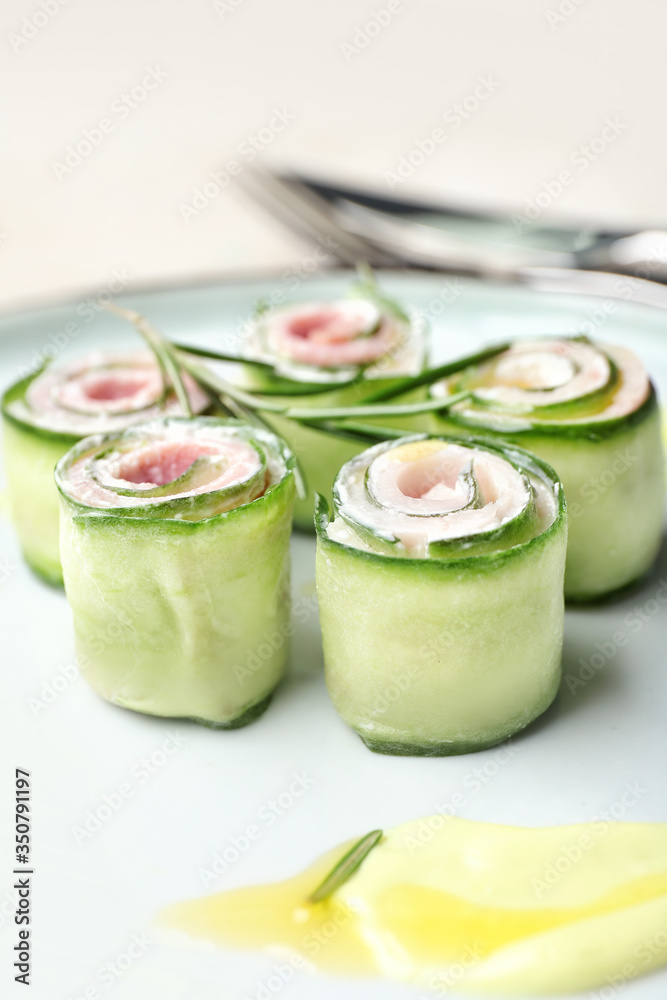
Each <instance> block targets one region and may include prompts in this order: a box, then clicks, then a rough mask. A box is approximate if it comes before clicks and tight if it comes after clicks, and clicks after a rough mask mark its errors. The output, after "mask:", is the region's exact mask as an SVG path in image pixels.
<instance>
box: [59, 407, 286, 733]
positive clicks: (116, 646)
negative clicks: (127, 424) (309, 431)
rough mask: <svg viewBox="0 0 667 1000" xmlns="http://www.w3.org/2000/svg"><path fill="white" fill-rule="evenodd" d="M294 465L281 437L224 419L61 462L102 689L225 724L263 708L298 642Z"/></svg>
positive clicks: (80, 620) (72, 557)
mask: <svg viewBox="0 0 667 1000" xmlns="http://www.w3.org/2000/svg"><path fill="white" fill-rule="evenodd" d="M293 465H294V460H293V457H292V455H291V453H290V451H289V450H288V449H287V448H286V447H285V446H284V445H283V443H282V442H281V441H279V440H278V439H277V438H276V437H275V436H274V435H273V434H270V433H268V432H265V431H261V430H256V429H255V428H251V427H249V426H246V425H244V424H242V423H238V422H236V421H223V420H219V419H216V418H213V417H208V418H207V417H200V418H196V419H191V420H188V419H186V418H168V419H163V420H156V421H151V422H148V423H144V424H139V425H137V426H135V427H132V428H130V429H128V430H125V431H121V432H117V433H115V434H107V435H95V436H92V437H88V438H85V439H84V440H83V441H81V442H79V443H78V444H77V445H76V446H75V447H74V448H73V449H72V450H71V451H69V452H68V453H67V454H66V455H65V456H64V457H63V458H62V459H61V460H60V462H59V463H58V465H57V467H56V483H57V486H58V489H59V491H60V494H61V556H62V565H63V573H64V579H65V589H66V591H67V597H68V599H69V602H70V605H71V607H72V613H73V618H74V626H75V632H76V641H77V654H78V657H79V663H80V666H81V669H82V672H83V674H84V676H85V677H86V679H87V680H88V681H89V682H90V683H91V685H92V687H93V688H94V689H95V690H96V691H97V692H98V693H99V694H101V695H102V696H103V697H104V698H106V699H107V700H109V701H111V702H114V703H115V704H117V705H122V706H124V707H125V708H131V709H134V710H135V711H138V712H146V713H148V714H151V715H161V716H176V717H187V718H192V719H195V720H197V721H200V722H203V723H205V724H207V725H210V726H215V727H221V728H230V727H236V726H239V725H244V724H245V723H246V722H249V721H251V720H252V719H253V718H255V717H256V716H257V715H258V714H260V713H261V711H263V709H264V708H265V707H266V705H267V704H268V700H269V698H270V696H271V692H272V691H273V689H274V687H275V686H276V684H277V683H278V681H279V679H280V677H281V675H282V672H283V668H284V663H285V656H286V637H287V635H288V634H289V604H288V594H289V537H290V530H291V518H292V505H293V500H294V477H293V471H292V470H293ZM276 636H277V637H278V639H279V641H276V639H275V637H276Z"/></svg>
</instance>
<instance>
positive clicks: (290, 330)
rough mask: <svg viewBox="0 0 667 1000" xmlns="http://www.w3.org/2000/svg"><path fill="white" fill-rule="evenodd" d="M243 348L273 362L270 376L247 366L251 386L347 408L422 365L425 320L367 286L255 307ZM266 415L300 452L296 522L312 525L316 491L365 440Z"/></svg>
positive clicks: (299, 402) (304, 402) (303, 402)
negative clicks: (302, 491) (302, 489)
mask: <svg viewBox="0 0 667 1000" xmlns="http://www.w3.org/2000/svg"><path fill="white" fill-rule="evenodd" d="M246 354H247V357H248V359H249V360H251V359H257V360H261V361H264V362H269V363H271V364H272V365H274V366H275V367H274V373H273V375H271V376H267V374H266V370H265V369H259V368H253V367H252V365H250V364H249V365H247V366H246V376H247V384H248V385H249V386H250V387H251V388H252V389H253V390H254V391H256V392H263V391H265V392H268V393H272V392H276V391H280V393H281V394H280V398H281V400H283V401H285V402H287V401H290V402H291V403H292V404H293V405H296V406H299V407H321V406H325V407H345V406H350V405H354V404H357V403H362V402H363V401H364V398H365V397H366V396H368V395H370V394H372V393H373V392H377V391H379V390H381V389H382V388H383V387H384V386H387V385H390V384H392V383H393V380H395V379H398V378H400V377H402V376H409V375H416V374H417V373H419V372H420V371H421V370H422V368H423V365H424V362H425V357H426V330H425V323H424V321H423V319H422V317H421V316H420V314H419V313H417V312H416V311H414V310H413V311H407V310H406V309H404V308H403V307H402V306H401V305H399V304H398V303H396V302H394V301H392V300H390V299H388V298H387V297H386V296H383V295H381V294H380V293H379V292H378V290H377V287H376V286H371V287H369V288H367V289H366V291H365V292H359V294H358V295H356V296H355V297H353V298H348V299H336V300H330V301H314V302H303V303H298V304H292V305H289V306H282V307H280V308H275V309H269V310H267V311H265V312H263V313H261V314H260V315H259V316H258V317H257V318H256V319H255V320H254V322H253V323H252V324H251V335H250V338H249V341H248V345H247V351H246ZM281 379H284V380H285V381H284V382H283V383H282V384H281V382H280V380H281ZM267 419H268V420H269V422H270V423H271V426H272V427H273V428H274V430H275V431H276V433H278V434H280V435H281V436H282V437H283V438H284V439H285V440H286V441H287V442H288V444H289V445H290V447H291V448H292V449H293V451H294V452H295V454H296V455H297V456H298V458H299V461H300V463H301V468H302V471H303V473H304V477H305V480H306V493H307V495H306V497H305V498H304V499H303V500H297V502H296V505H295V511H294V514H295V523H296V525H297V526H298V527H300V528H303V529H306V530H308V531H312V530H313V496H314V494H315V493H318V492H321V493H323V494H326V495H327V496H330V495H331V486H332V484H333V481H334V478H335V476H336V473H337V472H338V470H339V469H340V467H341V465H342V464H343V463H344V462H346V461H347V460H348V459H349V458H351V457H352V456H353V455H356V454H358V452H359V451H360V450H361V448H363V446H364V445H363V443H359V441H358V440H357V439H355V438H354V437H352V436H350V435H347V436H346V435H345V434H342V433H341V434H337V435H334V434H332V433H324V432H322V431H320V430H318V429H317V428H314V427H309V426H307V425H306V424H304V423H299V422H297V421H294V420H291V419H288V418H284V417H280V416H274V415H269V416H268V417H267Z"/></svg>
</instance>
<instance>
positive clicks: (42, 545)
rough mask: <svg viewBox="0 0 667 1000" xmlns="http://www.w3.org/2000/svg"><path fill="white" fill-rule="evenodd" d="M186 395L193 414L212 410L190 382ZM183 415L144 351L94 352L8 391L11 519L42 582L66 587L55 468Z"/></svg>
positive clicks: (5, 418)
mask: <svg viewBox="0 0 667 1000" xmlns="http://www.w3.org/2000/svg"><path fill="white" fill-rule="evenodd" d="M188 391H189V395H190V398H191V403H192V407H193V410H195V411H196V412H201V411H202V410H204V409H206V408H207V407H208V406H209V400H208V397H206V396H205V395H204V394H203V393H202V392H201V390H200V389H199V388H198V387H196V386H195V385H194V383H193V382H192V381H189V383H188ZM180 412H182V411H181V409H180V406H179V404H178V400H177V398H176V396H175V393H174V392H173V391H171V390H169V391H167V392H166V393H165V390H164V385H163V383H162V379H161V376H160V374H159V371H158V368H157V365H156V363H155V361H154V359H153V357H152V355H151V354H150V352H145V351H136V352H132V353H123V354H119V353H107V352H101V351H97V352H93V353H91V354H87V355H84V356H83V357H80V358H77V359H75V360H73V361H70V362H66V363H65V364H62V365H53V366H50V367H48V368H46V369H41V370H39V371H36V372H32V373H31V374H29V375H28V376H26V377H25V378H22V379H20V380H19V381H18V382H15V383H14V384H13V385H12V386H10V387H9V389H7V390H6V392H5V393H4V395H3V397H2V417H3V421H2V422H3V453H4V464H5V471H6V473H7V484H8V492H9V500H10V506H11V511H12V519H13V521H14V525H15V528H16V532H17V534H18V537H19V542H20V545H21V549H22V551H23V555H24V558H25V560H26V562H27V563H28V565H29V566H30V567H31V568H32V569H33V570H34V571H35V572H36V573H37V574H38V575H39V576H41V577H42V579H44V580H45V581H46V582H47V583H51V584H54V585H61V584H62V580H63V577H62V568H61V565H60V557H59V547H58V525H59V516H60V515H59V503H58V492H57V490H56V488H55V485H54V482H53V470H54V468H55V466H56V463H57V462H58V461H59V460H60V459H61V458H62V456H63V455H64V454H65V453H66V452H67V451H69V449H70V448H71V447H72V446H73V445H75V444H76V443H77V441H80V440H81V438H82V437H85V436H86V435H89V434H94V433H98V432H105V431H111V430H113V429H121V428H123V427H127V426H130V425H131V424H133V423H137V421H139V420H146V419H149V418H150V417H152V416H158V415H160V414H161V413H164V414H170V413H173V414H176V413H180Z"/></svg>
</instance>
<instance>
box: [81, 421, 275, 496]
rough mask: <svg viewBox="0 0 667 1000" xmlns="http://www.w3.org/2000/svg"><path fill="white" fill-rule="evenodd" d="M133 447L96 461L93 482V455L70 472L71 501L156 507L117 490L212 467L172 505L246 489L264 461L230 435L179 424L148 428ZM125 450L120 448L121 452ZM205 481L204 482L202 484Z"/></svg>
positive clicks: (261, 486)
mask: <svg viewBox="0 0 667 1000" xmlns="http://www.w3.org/2000/svg"><path fill="white" fill-rule="evenodd" d="M147 426H148V427H149V428H150V431H147V432H146V433H145V434H143V435H142V437H141V438H138V439H137V441H136V446H135V447H131V445H130V447H129V448H127V450H118V451H114V452H111V454H109V455H108V456H105V457H103V458H99V459H93V463H94V471H95V476H94V478H92V477H91V467H90V458H91V456H90V453H89V452H88V453H86V454H84V455H82V456H81V457H80V458H79V459H77V461H75V462H74V463H73V464H72V466H71V467H70V469H69V471H68V486H67V490H68V493H69V495H70V496H71V497H72V498H73V499H75V500H78V501H80V502H81V503H85V504H87V505H89V506H92V507H130V506H136V505H141V504H147V503H155V502H156V501H155V498H154V497H152V498H147V497H141V496H136V495H135V496H125V495H124V494H120V493H116V492H114V489H119V488H124V489H129V490H137V491H140V490H146V489H150V488H151V487H154V486H165V485H167V484H169V483H173V482H175V480H177V479H179V478H180V477H181V476H182V475H183V474H184V473H186V472H187V471H188V469H190V468H191V467H192V466H193V464H194V463H195V462H196V461H197V460H198V459H205V460H208V461H209V462H210V469H209V470H205V471H204V473H203V474H202V476H201V477H198V483H197V485H196V486H194V487H192V488H190V489H185V490H184V489H180V488H179V487H178V486H177V485H175V486H174V490H173V492H171V493H169V494H168V496H169V498H170V499H174V498H177V497H186V496H196V495H197V494H200V493H212V492H214V491H216V490H221V489H225V488H227V487H230V486H235V485H237V484H242V483H245V482H247V481H248V480H250V479H251V478H252V477H253V476H256V475H257V473H258V472H259V471H260V470H261V468H262V460H261V458H260V456H259V454H258V452H257V451H256V450H255V448H253V446H252V445H251V444H250V443H249V442H247V441H245V440H243V439H242V438H238V437H234V436H233V434H231V433H226V432H224V431H223V432H219V433H216V432H215V431H210V430H208V429H206V428H194V429H188V428H186V427H182V426H179V425H178V424H170V425H166V426H165V425H162V424H155V425H147ZM122 448H123V444H122V443H121V449H122ZM199 480H201V481H199ZM266 486H267V482H266V479H263V480H259V481H258V483H257V485H256V487H255V488H254V489H253V490H252V495H251V496H250V497H249V499H256V497H258V496H261V495H262V494H263V493H264V492H265V490H266Z"/></svg>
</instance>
